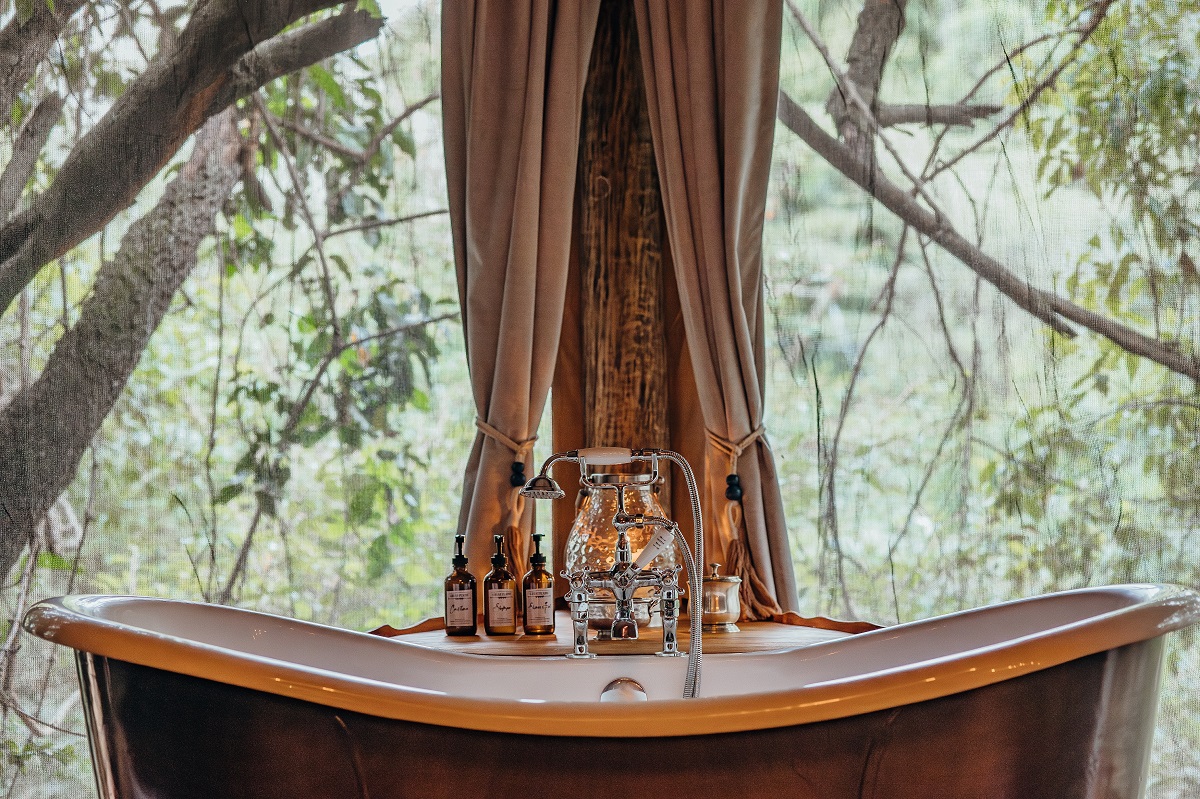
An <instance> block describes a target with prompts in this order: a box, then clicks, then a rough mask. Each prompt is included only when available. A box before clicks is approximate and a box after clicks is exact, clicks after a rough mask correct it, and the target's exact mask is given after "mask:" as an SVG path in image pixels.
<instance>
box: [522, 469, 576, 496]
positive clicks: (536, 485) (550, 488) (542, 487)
mask: <svg viewBox="0 0 1200 799" xmlns="http://www.w3.org/2000/svg"><path fill="white" fill-rule="evenodd" d="M566 495H567V492H565V491H563V490H562V487H561V486H559V484H558V483H556V482H554V479H553V478H552V477H550V475H548V474H546V473H545V472H543V473H542V474H539V475H538V476H537V477H535V478H533V479H532V480H530V481H529V482H528V483H526V484H525V487H524V488H522V489H521V496H523V497H530V498H532V499H562V498H563V497H565V496H566Z"/></svg>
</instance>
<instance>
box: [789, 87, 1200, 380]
mask: <svg viewBox="0 0 1200 799" xmlns="http://www.w3.org/2000/svg"><path fill="white" fill-rule="evenodd" d="M779 120H780V121H781V122H782V123H783V124H784V126H785V127H787V128H788V130H790V131H792V132H793V133H795V134H796V135H797V136H799V137H800V138H801V140H803V141H804V142H805V143H806V144H808V146H810V147H812V148H813V149H814V150H815V151H816V152H817V154H818V155H820V156H821V157H822V158H824V159H825V160H826V161H828V162H829V163H830V165H832V166H833V167H834V168H835V169H837V170H838V171H839V172H841V173H842V174H843V175H845V176H846V177H847V178H849V179H850V180H851V181H853V182H854V183H856V184H857V185H858V186H859V187H861V188H862V189H863V190H865V191H866V192H867V193H868V194H870V195H871V196H872V197H874V198H875V199H876V200H878V201H879V202H880V203H881V204H882V205H883V206H884V207H885V208H887V209H888V210H889V211H891V212H892V213H894V214H896V216H898V217H900V219H901V220H903V221H904V222H907V223H908V224H909V225H911V226H912V227H913V229H914V230H916V231H917V232H919V233H920V234H921V235H923V236H926V237H928V238H929V239H930V240H931V241H933V242H934V243H936V244H937V245H938V246H940V247H941V248H942V249H944V250H946V251H947V252H949V253H950V254H951V255H953V256H954V257H956V258H958V259H959V260H960V261H962V262H963V264H965V265H966V266H967V267H969V268H970V269H971V270H973V271H974V272H975V273H976V274H978V275H979V276H980V277H982V278H983V279H984V280H986V281H987V282H989V283H991V284H992V285H993V286H995V287H996V288H997V289H998V290H999V291H1000V292H1001V293H1002V294H1004V295H1005V296H1006V297H1008V298H1009V299H1011V300H1012V301H1013V302H1015V303H1016V304H1017V305H1018V306H1020V307H1021V308H1023V309H1025V310H1026V311H1027V312H1029V313H1030V314H1032V315H1033V316H1035V317H1037V318H1038V319H1040V320H1042V321H1043V322H1045V323H1046V324H1047V325H1049V326H1050V327H1051V328H1052V329H1053V330H1054V331H1056V332H1058V333H1061V334H1063V335H1067V336H1074V335H1075V333H1074V331H1073V330H1072V329H1071V327H1070V326H1069V325H1067V324H1066V322H1064V321H1063V320H1064V319H1067V320H1070V321H1072V322H1075V323H1077V324H1079V325H1082V326H1083V327H1086V328H1087V329H1088V330H1091V331H1092V332H1094V333H1098V334H1100V335H1102V336H1104V337H1105V338H1107V339H1109V340H1110V341H1112V342H1113V343H1114V344H1116V345H1117V346H1119V347H1121V348H1122V349H1124V350H1126V351H1128V352H1131V353H1133V354H1135V355H1140V356H1142V357H1144V358H1148V359H1149V360H1152V361H1154V362H1155V363H1159V364H1161V365H1163V366H1165V367H1167V368H1168V369H1170V370H1171V371H1173V372H1177V373H1179V374H1181V375H1186V376H1187V377H1190V378H1192V380H1195V381H1197V382H1200V360H1197V358H1195V357H1193V356H1188V355H1185V354H1184V353H1181V352H1179V351H1177V350H1175V349H1172V348H1171V347H1170V346H1168V345H1166V344H1164V343H1163V342H1161V341H1159V340H1157V339H1155V338H1152V337H1150V336H1146V335H1143V334H1142V333H1139V332H1137V331H1136V330H1133V329H1132V328H1129V327H1126V326H1124V325H1122V324H1120V323H1118V322H1115V321H1113V320H1112V319H1108V318H1106V317H1104V316H1101V315H1100V314H1098V313H1095V312H1094V311H1089V310H1088V309H1086V308H1083V307H1081V306H1079V305H1076V304H1075V303H1073V302H1071V301H1069V300H1066V299H1063V298H1062V297H1059V296H1057V295H1056V294H1053V293H1052V292H1048V291H1044V290H1042V289H1039V288H1036V287H1035V286H1032V285H1031V284H1029V283H1028V282H1026V281H1024V280H1021V279H1020V278H1019V277H1017V276H1016V275H1014V274H1013V273H1012V272H1010V271H1009V270H1008V269H1007V268H1005V267H1004V266H1003V265H1002V264H1001V263H1000V262H999V261H997V260H996V259H994V258H992V257H991V256H989V255H987V254H986V253H984V252H983V251H982V250H980V249H979V248H978V247H976V246H975V245H973V244H972V243H971V242H969V241H968V240H967V239H965V238H964V237H963V236H961V235H960V234H959V233H958V232H957V231H955V230H954V228H953V227H952V226H951V225H950V223H949V222H948V221H947V220H945V219H942V218H939V217H938V216H936V215H934V214H933V213H931V212H930V211H929V210H927V209H926V208H924V207H923V206H921V205H920V204H919V203H918V202H917V201H916V200H915V199H914V198H913V197H912V196H911V195H910V194H908V193H907V192H905V191H904V190H902V189H901V188H900V187H899V186H897V185H896V184H894V183H892V182H891V181H890V180H888V179H887V177H886V176H885V175H883V174H882V173H881V172H880V170H879V169H878V168H877V167H876V166H875V165H874V164H872V163H863V162H862V161H860V160H858V159H856V158H855V157H854V154H853V153H852V152H851V151H850V149H849V148H848V147H847V146H846V145H845V144H843V143H841V142H839V141H838V140H837V139H835V138H833V137H832V136H830V135H829V134H828V133H826V132H825V131H824V130H822V129H821V127H820V126H819V125H817V123H816V122H815V121H813V119H812V117H810V116H809V115H808V114H807V113H806V112H805V111H804V109H803V108H801V107H800V106H799V105H797V104H796V102H795V101H794V100H792V98H790V97H788V95H787V93H785V92H782V91H781V92H780V93H779ZM1060 317H1061V318H1060Z"/></svg>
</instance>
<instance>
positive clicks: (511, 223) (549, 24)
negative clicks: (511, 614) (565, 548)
mask: <svg viewBox="0 0 1200 799" xmlns="http://www.w3.org/2000/svg"><path fill="white" fill-rule="evenodd" d="M598 10H599V2H598V0H583V1H582V2H566V3H556V2H549V1H548V0H454V2H447V3H445V4H444V5H443V6H442V109H443V110H442V113H443V125H444V128H445V133H444V135H445V148H446V177H447V183H448V187H447V189H448V195H449V203H450V220H451V229H452V235H453V238H454V257H455V263H456V267H457V273H458V289H459V299H460V302H461V307H462V324H463V330H464V334H465V337H466V351H467V363H468V367H469V370H470V377H471V388H472V393H473V396H474V401H475V408H476V413H477V426H478V427H479V432H478V434H477V435H476V437H475V442H474V445H473V447H472V449H471V453H470V456H469V458H468V461H467V465H466V468H465V471H464V474H463V503H462V507H461V511H460V515H459V523H458V528H459V530H460V532H464V533H465V534H466V536H467V554H468V557H470V558H471V562H472V564H473V565H474V566H475V567H476V568H477V569H486V565H485V564H486V563H487V558H488V557H489V555H490V553H491V552H492V551H493V546H494V545H493V539H492V536H493V535H494V534H504V535H506V542H507V547H508V552H509V554H510V556H511V557H513V558H514V561H515V562H514V563H513V564H512V569H513V570H514V571H515V572H516V573H517V574H518V575H519V574H520V573H521V572H522V571H523V570H524V569H525V567H526V560H527V555H528V552H527V549H528V544H527V541H528V536H527V535H524V534H522V533H523V532H527V531H528V529H529V525H530V524H531V519H532V514H524V513H522V505H523V502H522V500H521V499H520V498H518V497H517V494H516V490H517V489H516V487H514V486H513V485H512V484H511V482H510V477H511V476H512V465H513V463H514V461H518V462H521V463H524V464H525V467H526V468H525V472H526V473H527V474H529V475H532V474H533V470H532V469H531V468H530V467H531V466H532V458H531V456H532V442H533V437H534V435H535V433H536V431H537V427H538V422H539V421H540V419H541V417H542V412H543V410H544V407H545V404H546V397H547V394H548V392H549V389H550V385H551V382H552V378H553V373H554V360H555V356H556V354H557V351H558V339H559V333H560V328H561V324H562V315H563V313H562V312H563V296H564V291H565V287H566V282H567V270H568V256H569V252H570V240H571V213H572V200H573V197H574V191H575V174H576V162H577V159H578V149H579V143H578V142H579V125H580V113H581V111H580V109H581V103H582V98H583V88H584V81H585V80H586V78H587V67H588V61H589V58H590V55H591V45H592V41H593V39H594V37H595V29H596V19H597V14H598ZM523 518H524V521H522V519H523Z"/></svg>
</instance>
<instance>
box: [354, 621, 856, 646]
mask: <svg viewBox="0 0 1200 799" xmlns="http://www.w3.org/2000/svg"><path fill="white" fill-rule="evenodd" d="M554 621H555V624H554V632H555V634H554V635H552V636H550V635H547V636H530V635H523V634H521V633H518V634H516V635H495V636H488V635H483V625H482V624H480V625H479V631H480V635H476V636H464V637H451V636H448V635H446V633H445V631H444V629H443V627H442V625H441V621H440V620H439V619H433V620H431V621H429V622H424V623H422V624H419V625H417V626H415V627H410V628H408V629H407V630H396V629H394V628H391V627H382V628H380V629H379V630H375V631H374V632H375V634H377V635H384V636H387V637H394V638H397V639H398V640H402V641H404V642H405V643H409V644H416V645H418V646H424V647H428V648H429V649H440V650H445V651H451V652H468V653H470V654H473V655H498V656H507V657H554V656H560V655H565V654H567V653H568V652H570V651H571V618H570V616H569V614H567V613H566V612H565V611H559V612H558V613H556V614H555V620H554ZM864 626H866V627H867V628H868V629H870V628H872V627H873V626H874V625H864ZM738 628H739V630H738V632H729V633H705V634H704V651H705V653H708V654H728V653H737V652H767V651H772V650H779V649H791V648H794V647H797V646H808V645H809V644H816V643H820V642H822V641H830V640H833V639H836V638H845V637H847V636H849V635H852V634H853V632H849V631H846V630H836V629H823V628H821V627H816V626H807V625H803V624H796V623H792V624H780V623H777V622H773V621H753V622H739V623H738ZM861 631H862V630H858V629H856V630H854V632H861ZM678 635H679V648H680V649H681V650H683V651H685V652H686V651H687V647H688V641H689V640H690V636H689V634H688V626H687V619H686V618H684V619H680V621H679V631H678ZM588 649H589V651H591V652H594V653H595V654H597V655H651V654H654V653H655V652H658V651H659V650H661V649H662V629H661V628H651V629H643V630H641V631H640V635H639V637H638V639H637V640H636V641H597V640H595V639H594V638H593V639H592V640H591V641H589V642H588Z"/></svg>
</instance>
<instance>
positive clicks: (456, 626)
mask: <svg viewBox="0 0 1200 799" xmlns="http://www.w3.org/2000/svg"><path fill="white" fill-rule="evenodd" d="M463 539H464V536H462V535H456V536H454V559H453V560H452V561H451V562H452V563H453V564H454V571H452V572H450V576H449V577H447V578H446V618H445V622H446V635H475V634H476V631H477V629H478V625H479V621H478V605H477V600H476V599H475V575H473V574H471V573H470V572H469V571H467V556H466V555H464V554H463Z"/></svg>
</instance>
